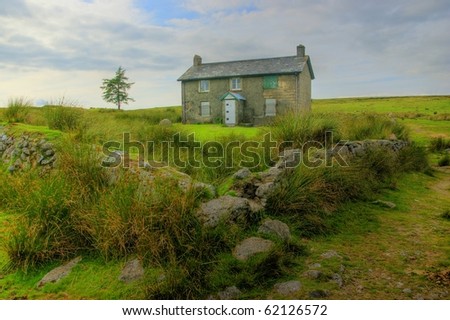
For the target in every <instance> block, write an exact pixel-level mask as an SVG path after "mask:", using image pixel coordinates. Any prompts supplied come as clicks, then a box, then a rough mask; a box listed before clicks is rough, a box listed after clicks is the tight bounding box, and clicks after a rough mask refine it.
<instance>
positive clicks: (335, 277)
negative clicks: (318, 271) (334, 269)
mask: <svg viewBox="0 0 450 320" xmlns="http://www.w3.org/2000/svg"><path fill="white" fill-rule="evenodd" d="M331 281H332V282H334V283H336V284H337V285H338V286H339V288H341V287H342V286H343V285H344V280H342V277H341V275H340V274H339V273H333V274H332V275H331Z"/></svg>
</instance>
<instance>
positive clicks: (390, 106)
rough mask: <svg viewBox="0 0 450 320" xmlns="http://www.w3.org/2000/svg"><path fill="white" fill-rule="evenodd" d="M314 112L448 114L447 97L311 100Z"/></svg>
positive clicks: (448, 100) (449, 103) (448, 102)
mask: <svg viewBox="0 0 450 320" xmlns="http://www.w3.org/2000/svg"><path fill="white" fill-rule="evenodd" d="M312 109H313V111H314V112H316V111H318V112H331V113H333V112H350V113H353V112H376V113H386V114H389V113H393V114H399V115H403V114H411V116H413V115H416V116H417V115H419V114H423V115H428V116H430V115H434V114H435V112H436V114H441V113H449V112H450V97H449V96H423V97H421V96H414V97H380V98H342V99H321V100H313V105H312Z"/></svg>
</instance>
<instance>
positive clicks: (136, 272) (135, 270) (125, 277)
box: [119, 259, 145, 283]
mask: <svg viewBox="0 0 450 320" xmlns="http://www.w3.org/2000/svg"><path fill="white" fill-rule="evenodd" d="M144 272H145V271H144V267H143V266H142V262H141V261H140V260H139V259H133V260H131V261H128V262H127V263H126V264H125V267H124V268H123V269H122V272H121V273H120V276H119V280H120V281H122V282H125V283H130V282H133V281H136V280H139V279H142V278H143V277H144Z"/></svg>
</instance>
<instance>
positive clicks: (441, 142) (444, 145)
mask: <svg viewBox="0 0 450 320" xmlns="http://www.w3.org/2000/svg"><path fill="white" fill-rule="evenodd" d="M429 149H430V151H431V152H440V151H444V150H446V149H450V139H445V138H444V137H436V138H432V139H431V141H430V144H429Z"/></svg>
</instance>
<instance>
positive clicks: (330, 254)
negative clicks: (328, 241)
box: [320, 250, 342, 259]
mask: <svg viewBox="0 0 450 320" xmlns="http://www.w3.org/2000/svg"><path fill="white" fill-rule="evenodd" d="M320 257H321V258H322V259H332V258H342V257H341V256H340V255H339V254H338V253H337V252H336V251H334V250H329V251H327V252H324V253H322V254H321V255H320Z"/></svg>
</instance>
